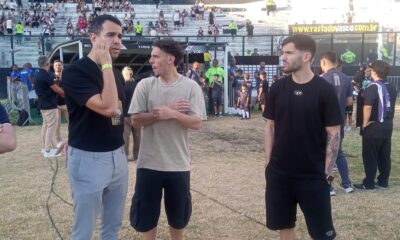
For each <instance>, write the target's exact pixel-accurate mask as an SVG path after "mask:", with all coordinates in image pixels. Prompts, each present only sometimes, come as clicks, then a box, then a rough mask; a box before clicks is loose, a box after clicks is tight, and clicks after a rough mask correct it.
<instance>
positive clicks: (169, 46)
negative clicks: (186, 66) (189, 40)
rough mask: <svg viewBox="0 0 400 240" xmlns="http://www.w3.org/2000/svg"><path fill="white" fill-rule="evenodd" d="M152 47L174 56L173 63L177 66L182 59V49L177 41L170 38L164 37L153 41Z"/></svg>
mask: <svg viewBox="0 0 400 240" xmlns="http://www.w3.org/2000/svg"><path fill="white" fill-rule="evenodd" d="M153 46H154V47H158V48H159V49H161V50H162V51H163V52H166V53H168V54H171V55H172V56H174V57H175V61H174V65H175V66H178V65H179V64H180V63H181V61H182V59H183V49H182V48H181V46H180V45H179V43H178V42H176V41H175V40H173V39H172V38H164V39H161V40H158V41H156V42H154V44H153Z"/></svg>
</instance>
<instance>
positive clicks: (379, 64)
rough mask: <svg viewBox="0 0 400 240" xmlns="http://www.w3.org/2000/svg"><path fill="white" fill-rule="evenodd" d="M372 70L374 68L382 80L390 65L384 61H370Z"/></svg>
mask: <svg viewBox="0 0 400 240" xmlns="http://www.w3.org/2000/svg"><path fill="white" fill-rule="evenodd" d="M372 70H374V72H375V73H376V75H378V77H379V78H380V79H382V80H383V79H385V78H386V77H387V75H388V74H389V72H390V65H389V63H387V62H385V61H382V60H376V61H375V62H374V63H372Z"/></svg>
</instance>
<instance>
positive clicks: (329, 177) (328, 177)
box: [326, 175, 335, 184]
mask: <svg viewBox="0 0 400 240" xmlns="http://www.w3.org/2000/svg"><path fill="white" fill-rule="evenodd" d="M333 179H335V177H334V176H332V175H326V181H327V182H328V184H332V182H333Z"/></svg>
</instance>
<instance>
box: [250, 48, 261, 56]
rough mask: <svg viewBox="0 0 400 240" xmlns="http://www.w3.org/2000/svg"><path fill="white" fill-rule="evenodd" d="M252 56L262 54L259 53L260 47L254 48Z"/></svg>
mask: <svg viewBox="0 0 400 240" xmlns="http://www.w3.org/2000/svg"><path fill="white" fill-rule="evenodd" d="M251 56H260V54H259V53H258V49H257V48H254V50H253V53H252V54H251Z"/></svg>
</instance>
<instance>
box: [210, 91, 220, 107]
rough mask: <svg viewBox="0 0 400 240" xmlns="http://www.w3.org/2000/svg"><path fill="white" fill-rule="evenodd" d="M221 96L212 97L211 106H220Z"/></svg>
mask: <svg viewBox="0 0 400 240" xmlns="http://www.w3.org/2000/svg"><path fill="white" fill-rule="evenodd" d="M221 98H222V96H220V95H214V94H213V95H212V100H213V105H214V106H219V105H221V103H222V101H221Z"/></svg>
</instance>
